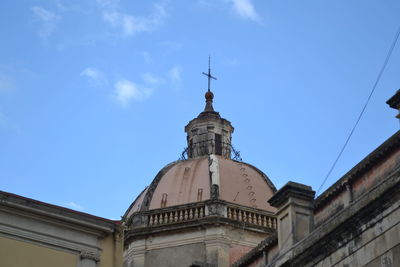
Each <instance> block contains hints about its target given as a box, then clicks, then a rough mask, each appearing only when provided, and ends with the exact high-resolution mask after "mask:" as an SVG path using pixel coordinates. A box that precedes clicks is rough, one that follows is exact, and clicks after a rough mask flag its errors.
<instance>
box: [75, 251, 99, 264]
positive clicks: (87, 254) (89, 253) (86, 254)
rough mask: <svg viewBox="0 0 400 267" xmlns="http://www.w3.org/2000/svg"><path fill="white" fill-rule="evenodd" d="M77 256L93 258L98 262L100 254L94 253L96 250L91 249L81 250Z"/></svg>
mask: <svg viewBox="0 0 400 267" xmlns="http://www.w3.org/2000/svg"><path fill="white" fill-rule="evenodd" d="M79 257H80V258H81V259H88V260H93V261H95V262H99V261H100V254H99V253H96V252H92V251H85V250H83V251H81V252H80V253H79Z"/></svg>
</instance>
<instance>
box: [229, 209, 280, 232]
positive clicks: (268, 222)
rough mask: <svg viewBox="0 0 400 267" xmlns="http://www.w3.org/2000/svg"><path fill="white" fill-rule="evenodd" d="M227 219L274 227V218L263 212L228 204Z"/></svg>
mask: <svg viewBox="0 0 400 267" xmlns="http://www.w3.org/2000/svg"><path fill="white" fill-rule="evenodd" d="M227 216H228V219H232V220H235V221H239V222H245V223H249V224H254V225H258V226H262V227H268V228H272V229H276V218H275V217H273V216H271V215H270V214H265V213H264V212H261V211H260V212H258V211H251V210H249V209H244V208H240V207H234V206H228V210H227Z"/></svg>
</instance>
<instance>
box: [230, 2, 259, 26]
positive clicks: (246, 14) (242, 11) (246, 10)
mask: <svg viewBox="0 0 400 267" xmlns="http://www.w3.org/2000/svg"><path fill="white" fill-rule="evenodd" d="M232 4H233V10H234V11H235V13H236V14H238V15H239V16H240V17H241V18H244V19H250V20H253V21H259V20H260V17H259V15H258V14H257V12H256V9H255V8H254V5H253V3H252V2H251V0H232Z"/></svg>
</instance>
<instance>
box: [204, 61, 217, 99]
mask: <svg viewBox="0 0 400 267" xmlns="http://www.w3.org/2000/svg"><path fill="white" fill-rule="evenodd" d="M203 74H204V75H206V76H207V77H208V92H210V89H211V79H214V80H216V79H217V78H216V77H214V76H212V75H211V67H210V57H208V73H205V72H203Z"/></svg>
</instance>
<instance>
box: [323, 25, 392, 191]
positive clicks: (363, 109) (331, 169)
mask: <svg viewBox="0 0 400 267" xmlns="http://www.w3.org/2000/svg"><path fill="white" fill-rule="evenodd" d="M399 35H400V27H399V28H398V30H397V32H396V35H395V37H394V38H393V41H392V44H391V46H390V48H389V51H388V53H387V55H386V58H385V61H384V62H383V65H382V67H381V70H380V72H379V74H378V77H377V78H376V81H375V83H374V86H373V87H372V90H371V93H370V94H369V96H368V98H367V101H366V102H365V104H364V107H363V108H362V110H361V112H360V115H358V118H357V121H356V123H355V124H354V126H353V128H352V129H351V131H350V134H349V136H348V137H347V139H346V142H344V145H343V146H342V149H341V150H340V152H339V154H338V156H337V157H336V159H335V161H334V162H333V164H332V167H331V168H330V169H329V171H328V173H327V175H326V176H325V178H324V180H323V181H322V184H321V185H320V187H319V188H318V191H317V195H318V192H319V191H320V190H321V188H322V187H323V186H324V184H325V182H326V180H327V179H328V178H329V176H330V175H331V173H332V171H333V169H334V168H335V166H336V164H337V162H338V161H339V159H340V157H341V156H342V154H343V151H344V150H345V148H346V146H347V144H348V143H349V141H350V138H351V136H352V135H353V133H354V130H355V129H356V127H357V125H358V123H359V122H360V120H361V117H362V116H363V114H364V112H365V109H366V108H367V106H368V103H369V101H370V100H371V97H372V95H373V93H374V91H375V89H376V87H377V85H378V83H379V81H380V79H381V77H382V75H383V72H384V71H385V69H386V66H387V64H388V62H389V59H390V57H391V55H392V52H393V50H394V48H395V46H396V43H397V40H398V39H399Z"/></svg>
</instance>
